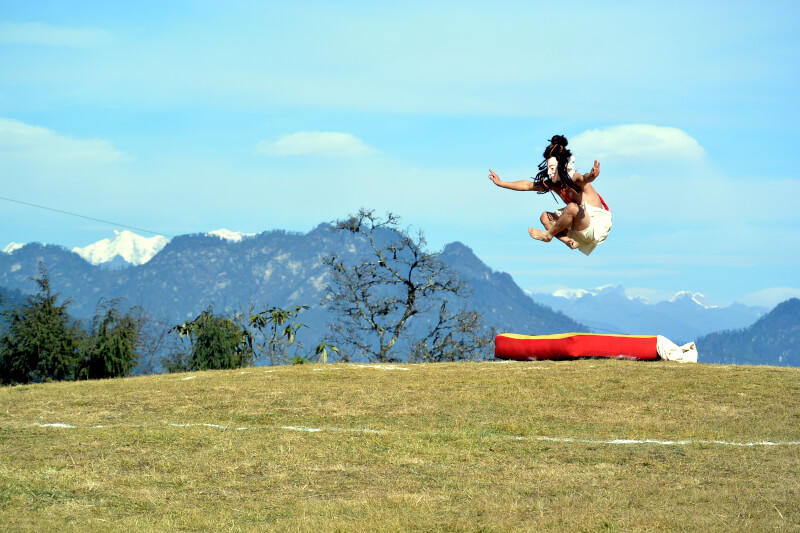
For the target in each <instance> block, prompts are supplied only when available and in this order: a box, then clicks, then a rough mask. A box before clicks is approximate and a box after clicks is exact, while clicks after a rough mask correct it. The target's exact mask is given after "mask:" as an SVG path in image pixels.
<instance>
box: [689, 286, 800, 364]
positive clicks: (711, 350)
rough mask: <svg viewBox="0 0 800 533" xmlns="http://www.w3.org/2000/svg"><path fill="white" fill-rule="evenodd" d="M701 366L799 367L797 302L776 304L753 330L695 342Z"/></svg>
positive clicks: (799, 304)
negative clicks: (731, 364) (703, 364)
mask: <svg viewBox="0 0 800 533" xmlns="http://www.w3.org/2000/svg"><path fill="white" fill-rule="evenodd" d="M697 349H698V352H699V353H700V360H701V361H702V362H704V363H736V364H742V363H745V364H747V363H749V364H765V365H780V366H800V300H798V299H797V298H792V299H790V300H786V301H785V302H783V303H781V304H778V305H777V306H776V307H775V308H774V309H773V310H772V311H770V312H769V313H767V314H766V315H764V316H763V317H761V318H760V319H759V320H758V321H756V323H755V324H753V325H752V326H750V327H748V328H745V329H740V330H733V331H721V332H717V333H710V334H708V335H706V336H704V337H701V338H699V339H698V340H697Z"/></svg>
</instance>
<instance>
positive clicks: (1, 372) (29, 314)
mask: <svg viewBox="0 0 800 533" xmlns="http://www.w3.org/2000/svg"><path fill="white" fill-rule="evenodd" d="M32 279H33V281H35V282H36V284H37V285H38V286H39V292H38V293H37V294H35V295H33V296H30V297H28V298H27V299H26V302H25V303H24V304H23V305H20V306H18V307H14V308H11V309H9V310H6V311H4V312H3V318H4V319H5V322H6V330H5V332H4V333H3V335H2V336H1V337H0V381H2V382H3V383H30V382H31V381H36V382H41V381H60V380H64V379H71V378H72V377H73V376H74V373H75V363H76V361H77V358H78V350H79V347H80V344H81V341H82V337H83V334H82V332H81V331H80V329H79V328H78V327H77V326H76V325H75V324H73V322H72V319H71V318H70V316H69V314H68V313H67V306H68V305H69V301H68V300H65V301H64V302H63V303H61V304H60V305H59V304H58V303H57V302H58V297H59V295H58V294H54V293H53V292H52V290H51V288H50V279H49V277H48V275H47V269H46V268H45V267H44V265H42V264H41V263H40V264H39V277H38V278H32Z"/></svg>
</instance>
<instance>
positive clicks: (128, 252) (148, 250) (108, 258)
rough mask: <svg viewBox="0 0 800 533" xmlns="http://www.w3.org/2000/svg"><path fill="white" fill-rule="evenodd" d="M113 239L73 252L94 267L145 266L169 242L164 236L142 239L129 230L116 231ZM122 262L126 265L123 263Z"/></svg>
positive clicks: (75, 249) (76, 249)
mask: <svg viewBox="0 0 800 533" xmlns="http://www.w3.org/2000/svg"><path fill="white" fill-rule="evenodd" d="M114 235H115V236H114V238H113V239H103V240H100V241H97V242H96V243H94V244H90V245H89V246H84V247H83V248H73V249H72V251H73V252H75V253H76V254H78V255H79V256H81V257H82V258H84V259H85V260H86V261H88V262H89V263H91V264H93V265H100V264H108V263H111V262H114V266H117V267H121V266H125V264H126V263H127V264H128V265H143V264H145V263H147V262H148V261H150V259H152V258H153V256H154V255H156V254H157V253H158V252H160V251H161V250H162V249H163V248H164V246H166V245H167V243H168V242H169V240H168V239H167V238H166V237H164V236H162V235H156V236H155V237H140V236H139V235H136V234H135V233H132V232H130V231H128V230H125V231H116V230H115V231H114ZM120 260H122V261H124V262H125V263H121V262H120Z"/></svg>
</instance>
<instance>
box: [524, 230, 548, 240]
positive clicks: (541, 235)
mask: <svg viewBox="0 0 800 533" xmlns="http://www.w3.org/2000/svg"><path fill="white" fill-rule="evenodd" d="M528 233H530V235H531V237H533V238H534V239H536V240H537V241H542V242H550V241H552V240H553V236H552V235H550V234H549V233H547V232H546V231H542V230H540V229H536V228H528Z"/></svg>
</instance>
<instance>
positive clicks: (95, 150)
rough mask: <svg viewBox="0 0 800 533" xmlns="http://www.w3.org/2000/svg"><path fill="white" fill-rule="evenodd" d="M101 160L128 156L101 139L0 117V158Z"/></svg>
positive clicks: (39, 160)
mask: <svg viewBox="0 0 800 533" xmlns="http://www.w3.org/2000/svg"><path fill="white" fill-rule="evenodd" d="M9 158H11V159H25V160H33V161H36V162H49V163H66V162H73V163H93V164H97V163H100V164H103V163H111V162H114V161H123V160H126V159H129V157H128V156H126V155H125V154H123V153H122V152H120V151H119V150H117V149H116V148H114V147H113V146H112V145H111V143H110V142H108V141H106V140H103V139H73V138H72V137H68V136H65V135H60V134H58V133H56V132H54V131H52V130H49V129H47V128H42V127H40V126H32V125H30V124H26V123H24V122H21V121H19V120H14V119H8V118H0V160H2V159H9Z"/></svg>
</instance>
